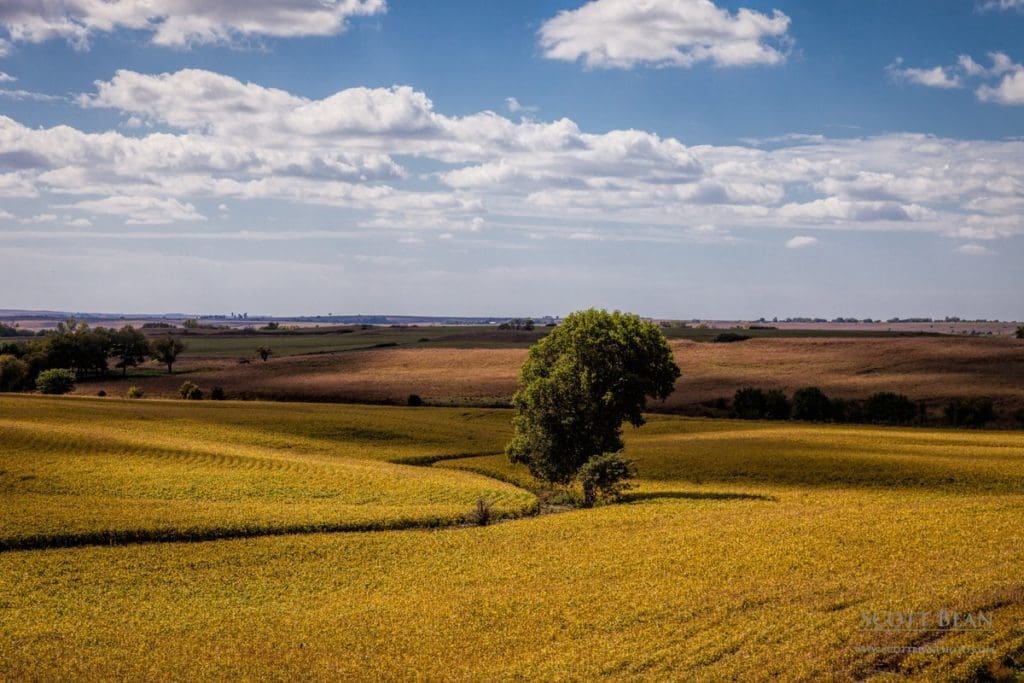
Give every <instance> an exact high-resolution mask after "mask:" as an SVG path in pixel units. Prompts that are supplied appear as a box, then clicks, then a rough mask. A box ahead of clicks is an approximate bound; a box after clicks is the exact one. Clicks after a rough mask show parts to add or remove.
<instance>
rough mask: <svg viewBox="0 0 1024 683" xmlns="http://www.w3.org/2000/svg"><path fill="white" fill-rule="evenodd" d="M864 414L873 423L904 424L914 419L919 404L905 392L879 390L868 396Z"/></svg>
mask: <svg viewBox="0 0 1024 683" xmlns="http://www.w3.org/2000/svg"><path fill="white" fill-rule="evenodd" d="M864 416H865V417H866V418H867V421H868V422H870V423H872V424H884V425H904V424H909V423H911V422H913V421H914V417H916V416H917V406H915V405H914V402H913V401H911V400H910V399H909V398H907V397H906V396H904V395H903V394H896V393H893V392H891V391H879V392H878V393H875V394H871V395H870V396H868V400H867V401H866V402H865V403H864Z"/></svg>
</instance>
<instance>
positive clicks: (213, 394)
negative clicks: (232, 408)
mask: <svg viewBox="0 0 1024 683" xmlns="http://www.w3.org/2000/svg"><path fill="white" fill-rule="evenodd" d="M210 400H212V401H223V400H224V387H213V388H212V389H210Z"/></svg>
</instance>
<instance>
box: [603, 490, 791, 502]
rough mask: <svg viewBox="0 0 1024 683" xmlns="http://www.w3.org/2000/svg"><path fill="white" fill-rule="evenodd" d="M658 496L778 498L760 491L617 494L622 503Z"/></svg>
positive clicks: (677, 497) (692, 498) (712, 498)
mask: <svg viewBox="0 0 1024 683" xmlns="http://www.w3.org/2000/svg"><path fill="white" fill-rule="evenodd" d="M659 498H676V499H684V500H768V501H772V502H778V500H779V499H778V498H776V497H775V496H767V495H763V494H760V493H718V492H714V491H640V492H636V493H624V494H622V495H621V496H619V500H620V501H622V502H623V503H634V502H638V501H644V500H657V499H659Z"/></svg>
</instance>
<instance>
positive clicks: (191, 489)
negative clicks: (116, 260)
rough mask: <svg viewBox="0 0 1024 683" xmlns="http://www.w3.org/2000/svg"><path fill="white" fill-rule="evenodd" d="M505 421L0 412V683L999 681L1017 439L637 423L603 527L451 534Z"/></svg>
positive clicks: (531, 522) (1021, 639)
mask: <svg viewBox="0 0 1024 683" xmlns="http://www.w3.org/2000/svg"><path fill="white" fill-rule="evenodd" d="M508 418H509V414H508V413H507V412H503V411H497V410H469V409H406V408H375V407H354V406H329V405H309V404H270V403H258V402H253V403H232V402H225V403H209V402H204V403H196V402H174V401H135V402H129V401H120V400H113V399H105V400H99V399H74V398H67V399H45V398H39V397H12V398H0V437H2V439H3V443H4V446H5V448H4V450H3V452H2V453H0V490H2V492H3V497H2V506H3V509H2V510H0V516H2V519H3V526H2V537H0V538H2V543H3V544H4V547H5V548H6V549H5V550H3V551H2V552H0V591H2V597H0V679H2V680H63V679H69V678H73V679H112V678H116V679H121V678H130V679H175V680H191V679H201V680H202V679H220V678H225V677H228V678H248V679H274V680H283V679H295V678H302V679H309V678H333V679H337V678H341V679H428V680H437V679H460V680H498V679H502V680H507V679H517V678H518V679H522V678H529V679H544V680H588V679H592V678H594V677H596V676H606V677H610V678H618V679H630V680H636V679H645V680H666V679H674V680H692V679H703V680H721V679H733V680H769V679H779V678H784V679H804V680H823V679H831V680H863V679H872V678H874V679H875V680H895V679H900V678H904V677H905V678H911V679H920V680H992V679H998V678H1000V677H1010V678H1012V677H1013V676H1018V677H1019V676H1020V672H1021V663H1022V662H1021V659H1022V656H1024V578H1022V577H1024V525H1022V524H1021V521H1022V520H1024V434H1022V433H1020V432H958V431H949V430H945V431H944V430H924V429H917V430H902V429H884V428H873V427H827V426H813V425H800V424H779V423H758V422H733V421H725V420H719V421H711V420H698V419H686V418H678V417H668V416H653V417H652V418H651V420H650V422H649V424H648V425H647V426H645V427H644V428H642V429H640V430H636V431H634V430H627V438H626V441H627V447H626V452H627V454H628V455H629V456H630V457H632V458H634V459H635V460H636V462H637V466H638V469H639V478H638V481H637V482H636V483H637V486H636V488H635V489H634V490H632V491H631V492H630V493H629V495H628V496H627V498H626V500H625V501H624V502H622V503H618V504H611V505H604V506H600V507H597V508H594V509H591V510H570V511H564V512H557V513H550V514H541V515H540V516H527V517H524V518H517V519H510V520H508V521H506V522H503V523H501V524H496V525H492V526H488V527H467V526H465V524H464V520H465V519H466V517H467V515H468V514H469V512H470V510H471V509H472V507H473V504H474V503H475V501H476V500H477V499H478V498H481V497H482V498H485V499H487V500H491V501H493V502H494V505H495V509H496V510H498V511H500V512H501V513H502V514H505V515H508V516H517V515H521V514H524V513H530V512H531V511H532V510H534V509H535V506H536V499H535V497H534V496H533V494H532V493H530V492H529V491H528V490H527V489H532V488H534V487H535V485H536V483H535V482H533V481H532V480H531V479H530V477H529V476H528V475H527V474H526V473H525V472H524V471H523V470H521V469H520V468H517V467H512V466H511V465H509V464H508V463H507V462H506V461H505V459H504V458H503V457H502V456H499V455H496V454H497V453H498V452H499V451H500V449H501V446H502V444H503V443H504V441H505V440H506V439H507V438H508V435H509V426H508ZM460 455H461V456H462V457H458V456H460ZM412 463H418V464H412ZM431 463H432V464H431ZM478 473H484V474H478ZM485 474H491V475H494V477H489V476H484V475H485ZM499 479H500V480H506V481H512V482H518V483H519V484H520V485H521V488H519V487H515V486H512V485H510V484H506V483H504V481H499ZM398 527H401V529H402V530H399V529H398ZM409 527H412V528H409ZM417 527H424V528H417ZM425 527H437V528H425ZM318 529H330V530H345V529H350V530H351V529H360V530H359V531H349V532H346V533H319V532H317V530H318ZM286 532H301V533H290V534H287V533H286ZM233 537H237V538H233ZM207 538H219V539H220V540H205V541H204V540H200V539H207ZM175 539H176V540H175ZM128 541H163V542H148V543H132V542H128ZM111 543H113V544H114V545H110V544H111ZM80 544H86V545H84V546H83V547H66V546H72V545H80ZM19 548H21V549H19ZM938 610H956V611H959V612H962V613H968V612H970V613H975V612H983V613H985V614H986V615H988V617H989V618H990V620H991V624H990V625H987V626H986V627H985V628H978V629H950V628H942V629H936V630H933V631H930V632H924V633H922V632H908V631H899V630H897V631H892V630H888V631H879V630H873V629H867V628H865V621H864V617H863V615H864V614H865V613H880V612H881V613H890V612H896V611H900V612H911V611H912V612H917V613H920V612H923V611H930V612H935V611H938ZM906 646H913V647H917V648H922V650H921V651H917V652H910V653H907V652H902V651H900V650H899V648H902V647H906Z"/></svg>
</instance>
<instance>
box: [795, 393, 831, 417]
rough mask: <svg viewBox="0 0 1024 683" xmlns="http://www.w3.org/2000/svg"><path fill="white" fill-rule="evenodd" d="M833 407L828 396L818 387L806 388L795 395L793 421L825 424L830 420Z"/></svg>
mask: <svg viewBox="0 0 1024 683" xmlns="http://www.w3.org/2000/svg"><path fill="white" fill-rule="evenodd" d="M830 413H831V406H830V405H829V400H828V396H826V395H825V392H823V391H822V390H821V389H819V388H818V387H804V388H803V389H797V390H796V392H794V394H793V419H795V420H806V421H808V422H824V421H826V420H827V419H828V418H829V415H830Z"/></svg>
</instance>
